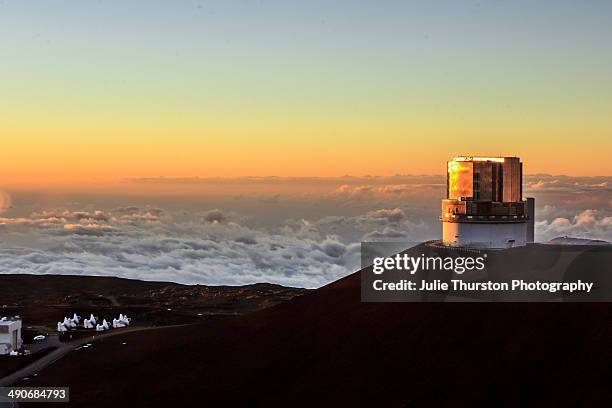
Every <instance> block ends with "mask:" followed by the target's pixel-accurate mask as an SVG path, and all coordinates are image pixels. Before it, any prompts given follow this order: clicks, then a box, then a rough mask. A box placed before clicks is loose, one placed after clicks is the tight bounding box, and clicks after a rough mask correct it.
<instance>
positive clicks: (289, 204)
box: [0, 175, 612, 288]
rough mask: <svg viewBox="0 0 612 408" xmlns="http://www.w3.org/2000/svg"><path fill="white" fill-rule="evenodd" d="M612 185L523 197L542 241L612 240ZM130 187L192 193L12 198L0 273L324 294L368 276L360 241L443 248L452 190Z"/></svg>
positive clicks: (5, 197) (407, 186)
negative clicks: (443, 205) (444, 213)
mask: <svg viewBox="0 0 612 408" xmlns="http://www.w3.org/2000/svg"><path fill="white" fill-rule="evenodd" d="M611 182H612V178H610V177H591V178H588V177H582V178H577V177H567V176H550V175H531V176H527V177H526V178H525V195H529V196H535V197H536V203H537V216H536V239H537V240H538V241H540V242H546V241H548V240H550V239H552V238H555V237H558V236H566V235H567V236H575V237H582V238H596V239H604V240H607V241H612V194H611V192H612V189H611V187H610V183H611ZM129 183H134V184H135V185H138V184H139V183H141V184H147V185H149V186H150V185H151V184H154V185H158V184H159V185H164V186H165V185H167V184H173V183H177V184H180V185H188V186H191V187H193V189H192V190H190V193H189V194H186V193H185V192H184V191H183V190H181V191H182V193H181V194H179V195H173V196H171V197H167V196H166V197H164V198H163V199H161V198H159V197H157V196H156V195H155V194H154V193H151V192H150V189H149V190H147V191H148V192H147V194H145V195H142V196H135V195H123V196H122V195H120V194H119V195H114V196H112V198H108V194H107V195H103V196H100V195H85V196H83V195H80V196H78V197H75V196H70V195H66V194H64V195H63V196H62V197H61V198H55V199H53V200H49V199H48V194H47V195H42V194H41V195H37V194H33V193H28V194H25V193H23V192H16V193H15V192H10V193H7V192H3V193H2V195H0V210H2V211H4V213H3V214H2V215H1V216H0V273H33V274H75V275H100V276H119V277H125V278H133V279H143V280H162V281H173V282H179V283H188V284H193V283H199V284H207V285H222V284H223V285H242V284H249V283H255V282H272V283H278V284H282V285H288V286H299V287H308V288H315V287H320V286H322V285H324V284H326V283H329V282H332V281H334V280H336V279H338V278H341V277H343V276H346V275H347V274H349V273H351V272H354V271H356V270H358V269H359V265H360V242H361V241H372V240H387V241H406V242H420V241H423V240H427V239H436V238H438V237H439V235H440V225H439V221H438V212H439V208H440V202H439V200H440V198H441V196H442V195H443V194H444V190H445V185H446V184H445V180H444V178H443V177H441V176H396V177H366V178H352V177H347V178H339V179H307V180H305V179H300V180H295V179H277V178H275V179H256V180H253V179H247V180H238V181H234V182H227V181H221V180H207V179H181V180H180V181H176V180H172V179H169V180H168V179H161V180H158V179H153V180H151V179H147V180H143V181H139V180H131V181H129ZM245 183H246V185H249V186H250V187H253V188H249V189H245V188H243V186H244V185H245ZM299 183H306V184H307V186H302V187H300V188H296V184H299ZM220 184H223V186H222V188H221V187H220ZM162 187H163V186H160V189H161V190H164V189H163V188H162ZM245 190H248V191H249V193H244V191H245ZM304 191H307V193H304ZM194 192H195V193H194ZM42 197H46V198H45V199H43V198H42ZM100 197H106V198H104V199H102V198H100Z"/></svg>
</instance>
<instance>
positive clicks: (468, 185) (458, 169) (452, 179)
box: [447, 161, 474, 200]
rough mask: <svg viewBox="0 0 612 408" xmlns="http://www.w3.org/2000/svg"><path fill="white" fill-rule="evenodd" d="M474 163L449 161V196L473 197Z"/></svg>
mask: <svg viewBox="0 0 612 408" xmlns="http://www.w3.org/2000/svg"><path fill="white" fill-rule="evenodd" d="M472 165H473V163H471V162H457V161H450V162H448V174H447V180H448V198H449V199H455V200H460V199H462V198H471V197H472V194H473V189H474V182H473V166H472Z"/></svg>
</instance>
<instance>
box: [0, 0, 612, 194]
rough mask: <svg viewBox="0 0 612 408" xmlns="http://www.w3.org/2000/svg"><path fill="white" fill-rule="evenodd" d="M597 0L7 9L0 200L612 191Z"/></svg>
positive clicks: (605, 48) (99, 4) (91, 4)
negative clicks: (369, 187)
mask: <svg viewBox="0 0 612 408" xmlns="http://www.w3.org/2000/svg"><path fill="white" fill-rule="evenodd" d="M610 38H612V3H610V2H606V1H581V2H568V1H514V2H501V1H469V2H465V1H427V2H410V1H383V0H380V1H337V2H329V1H317V0H313V1H308V2H304V1H288V0H285V1H263V0H262V1H248V0H243V1H231V0H224V1H204V0H201V1H172V2H168V1H151V0H148V1H50V0H49V1H28V2H23V1H12V0H4V1H0V61H1V63H0V94H1V95H2V97H1V98H0V142H1V152H0V154H1V159H0V187H1V186H5V187H8V188H25V187H30V186H37V188H40V187H41V186H42V187H46V186H50V187H53V186H57V185H69V186H72V187H78V186H91V185H95V184H96V183H102V182H111V181H118V180H125V179H130V178H142V177H159V176H164V177H243V176H281V177H296V176H309V177H311V176H312V177H340V176H343V175H346V174H350V175H354V176H365V175H380V176H390V175H394V174H442V173H443V172H444V166H445V164H444V163H445V161H446V160H447V159H448V158H449V157H452V156H455V155H457V154H487V155H490V154H502V155H518V156H520V157H521V158H522V159H523V161H524V162H525V171H526V173H531V174H533V173H549V174H569V175H573V176H597V175H600V176H601V175H603V176H607V175H611V174H612V164H611V161H610V160H609V152H610V150H611V147H612V137H611V132H612V75H610V72H612V47H610V44H609V40H610Z"/></svg>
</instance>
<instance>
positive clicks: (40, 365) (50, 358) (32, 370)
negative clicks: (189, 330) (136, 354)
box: [0, 324, 188, 387]
mask: <svg viewBox="0 0 612 408" xmlns="http://www.w3.org/2000/svg"><path fill="white" fill-rule="evenodd" d="M182 326H188V325H184V324H181V325H171V326H144V327H126V328H123V329H115V330H112V331H109V332H105V333H102V334H94V335H93V336H91V337H84V338H81V339H77V340H73V341H71V342H68V343H61V344H60V345H59V346H58V348H56V349H55V350H53V351H51V352H49V353H48V354H45V355H44V356H42V357H41V358H39V359H38V360H35V361H33V362H32V363H30V364H28V365H27V366H25V367H23V368H21V369H19V370H17V371H15V372H14V373H12V374H9V375H7V376H6V377H4V378H0V387H8V386H10V385H12V384H15V383H16V382H17V381H19V380H20V379H22V378H26V377H31V376H33V375H34V374H36V373H38V372H39V371H41V370H42V369H44V368H46V367H47V366H49V365H51V364H53V363H54V362H56V361H57V360H59V359H60V358H62V357H64V356H65V355H66V354H68V353H70V352H71V351H73V350H74V349H75V348H77V347H79V346H82V345H84V344H87V343H92V342H94V341H96V340H100V339H104V338H107V337H112V336H118V335H120V334H125V333H132V332H136V331H144V330H157V329H169V328H173V327H182Z"/></svg>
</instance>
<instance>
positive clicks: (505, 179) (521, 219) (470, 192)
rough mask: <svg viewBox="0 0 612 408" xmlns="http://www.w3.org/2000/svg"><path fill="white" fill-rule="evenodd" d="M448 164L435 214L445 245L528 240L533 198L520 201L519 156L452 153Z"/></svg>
mask: <svg viewBox="0 0 612 408" xmlns="http://www.w3.org/2000/svg"><path fill="white" fill-rule="evenodd" d="M447 164H448V166H447V168H448V171H447V178H446V187H447V188H446V198H445V199H443V200H442V214H441V216H440V220H441V221H442V240H443V242H444V243H445V244H447V245H455V246H466V247H481V248H509V247H512V246H520V245H525V243H526V242H529V241H532V240H533V209H530V208H528V205H529V206H533V205H534V201H533V200H528V201H527V200H525V201H524V200H523V187H522V186H523V163H521V161H520V159H519V158H518V157H455V158H454V159H452V160H450V161H449V162H448V163H447ZM530 210H531V211H530ZM530 215H531V217H530Z"/></svg>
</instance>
